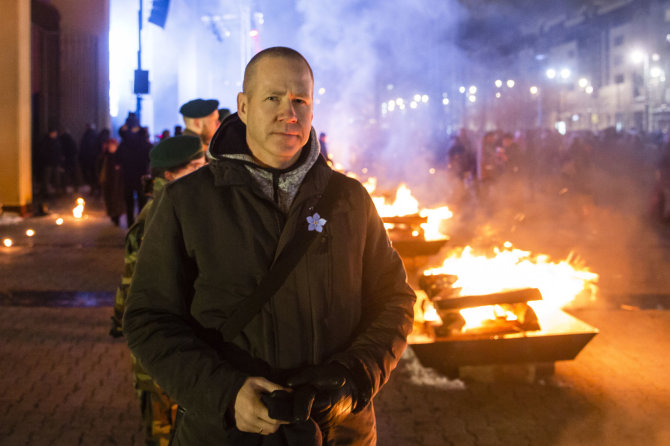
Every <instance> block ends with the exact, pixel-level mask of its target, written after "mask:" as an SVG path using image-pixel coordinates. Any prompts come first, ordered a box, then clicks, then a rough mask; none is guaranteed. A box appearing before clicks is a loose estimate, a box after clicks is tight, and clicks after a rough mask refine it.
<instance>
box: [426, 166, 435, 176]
mask: <svg viewBox="0 0 670 446" xmlns="http://www.w3.org/2000/svg"><path fill="white" fill-rule="evenodd" d="M428 173H429V174H431V175H435V168H434V167H431V168H430V169H428Z"/></svg>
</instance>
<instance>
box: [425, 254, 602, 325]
mask: <svg viewBox="0 0 670 446" xmlns="http://www.w3.org/2000/svg"><path fill="white" fill-rule="evenodd" d="M580 263H581V262H579V261H578V260H575V259H573V258H572V255H570V256H568V258H567V259H566V260H562V261H560V262H552V261H550V259H549V257H548V256H547V255H533V254H532V253H531V252H529V251H523V250H520V249H516V248H513V247H512V245H511V243H509V242H507V243H506V244H505V249H502V250H501V249H499V248H496V249H494V251H493V255H492V256H485V255H475V254H473V250H472V248H471V247H469V246H466V247H465V248H464V249H463V250H462V251H458V252H454V253H452V254H451V255H450V256H449V257H447V258H446V259H445V260H444V262H443V264H442V266H441V267H438V268H433V269H428V270H426V271H424V274H425V275H436V274H450V275H454V276H458V279H457V280H456V282H454V284H453V285H452V286H453V288H460V295H462V296H470V295H483V294H491V293H496V292H501V291H506V290H513V289H520V288H538V289H539V290H540V292H541V294H542V300H539V301H530V302H528V305H530V306H531V307H532V308H533V310H534V311H535V312H536V314H537V316H538V318H539V319H540V320H542V319H543V318H547V317H551V314H552V313H553V312H555V311H556V310H558V309H561V308H563V307H565V306H566V305H567V304H568V303H570V302H572V301H573V300H574V299H575V298H576V297H578V296H580V295H583V296H586V297H588V298H590V299H595V296H596V292H597V286H596V282H597V281H598V275H597V274H595V273H592V272H590V271H589V270H588V269H587V268H585V267H584V266H583V265H581V264H580ZM424 311H425V309H424ZM460 313H461V315H462V316H463V318H464V319H465V322H466V325H465V327H464V328H465V329H467V328H470V327H477V326H480V325H481V324H482V322H483V321H485V320H491V319H500V318H502V319H506V320H514V319H515V318H516V316H515V315H514V314H513V313H511V312H509V311H506V310H505V309H503V308H502V307H500V306H482V307H475V308H466V309H462V310H460ZM430 314H434V315H435V316H437V312H435V311H434V309H433V310H432V311H430V310H429V311H426V314H424V315H423V318H424V320H430V319H429V318H430V317H431V316H430ZM438 317H439V316H438Z"/></svg>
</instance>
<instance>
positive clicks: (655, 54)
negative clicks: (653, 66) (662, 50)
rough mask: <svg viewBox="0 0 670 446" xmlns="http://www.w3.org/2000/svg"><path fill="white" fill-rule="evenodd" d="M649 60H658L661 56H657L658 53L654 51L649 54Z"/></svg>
mask: <svg viewBox="0 0 670 446" xmlns="http://www.w3.org/2000/svg"><path fill="white" fill-rule="evenodd" d="M651 60H653V61H654V62H658V61H659V60H661V56H659V55H658V53H654V54H652V55H651Z"/></svg>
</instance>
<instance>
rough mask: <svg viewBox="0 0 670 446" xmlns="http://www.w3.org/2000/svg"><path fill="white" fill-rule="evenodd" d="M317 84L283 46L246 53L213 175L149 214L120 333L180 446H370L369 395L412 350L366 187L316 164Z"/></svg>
mask: <svg viewBox="0 0 670 446" xmlns="http://www.w3.org/2000/svg"><path fill="white" fill-rule="evenodd" d="M313 85H314V79H313V75H312V71H311V68H310V67H309V64H308V63H307V61H306V60H305V59H304V58H303V57H302V56H301V55H300V54H299V53H297V52H295V51H294V50H291V49H288V48H282V47H276V48H270V49H267V50H264V51H261V52H260V53H258V54H257V55H256V56H254V58H253V59H252V60H251V61H250V62H249V64H248V65H247V69H246V71H245V76H244V86H243V92H242V93H240V94H239V95H238V98H237V102H238V104H237V105H238V113H235V114H233V115H231V116H229V117H228V118H226V119H225V120H224V121H223V123H222V125H221V127H220V128H219V130H218V131H217V133H216V135H215V136H214V138H213V139H212V143H211V145H210V158H211V161H210V164H209V165H208V166H206V167H205V168H202V169H200V170H198V171H196V172H194V173H193V174H191V175H188V176H186V177H183V178H181V179H179V180H177V181H175V182H173V183H170V184H168V185H167V186H166V187H165V188H164V189H163V193H162V195H161V197H160V198H159V200H158V202H157V203H156V204H155V206H154V208H153V209H152V216H151V217H150V220H149V225H148V227H147V230H146V235H145V238H144V240H143V244H142V249H141V250H140V253H139V256H138V260H137V265H136V269H135V274H134V276H133V281H132V284H131V288H130V293H129V296H128V300H127V303H126V311H125V315H124V334H125V335H126V338H127V339H128V344H129V346H130V349H131V351H132V352H133V354H134V355H135V356H136V357H137V358H138V359H139V360H140V361H141V362H142V364H143V365H144V367H145V368H146V369H147V370H148V372H149V373H150V374H151V375H152V376H153V377H154V378H155V380H156V381H157V382H158V384H159V385H160V386H161V387H162V388H163V389H165V390H166V391H167V392H168V393H169V394H170V395H171V396H172V397H173V398H174V399H175V400H176V401H177V402H178V403H179V405H180V415H178V417H179V419H178V421H177V426H176V429H175V434H174V438H173V441H174V444H175V445H205V446H206V445H321V444H328V445H373V444H375V443H376V428H375V416H374V408H373V404H372V398H373V397H374V395H376V393H377V392H378V391H379V390H380V388H381V387H382V385H383V384H384V383H385V382H386V381H387V380H388V378H389V374H390V373H391V371H392V370H393V369H394V368H395V366H396V364H397V362H398V360H399V359H400V356H401V355H402V352H403V351H404V349H405V347H406V345H407V340H406V339H407V335H408V334H409V332H410V330H411V328H412V321H413V313H412V305H413V303H414V299H415V296H414V293H413V292H412V290H411V288H410V287H409V286H408V285H407V283H406V277H405V273H404V270H403V266H402V262H401V260H400V258H399V256H398V255H397V253H396V252H395V251H394V250H393V248H392V247H391V245H390V243H389V239H388V236H387V234H386V231H385V230H384V225H383V223H382V221H381V219H380V218H379V216H378V214H377V212H376V210H375V208H374V205H373V203H372V200H371V199H370V196H369V195H368V193H367V191H366V190H365V188H364V187H363V186H362V185H361V184H360V183H359V182H357V181H356V180H353V179H350V178H347V177H345V176H344V175H342V174H340V173H337V172H333V171H332V170H331V169H330V167H328V165H327V164H326V162H325V161H324V159H323V158H322V157H320V156H319V149H318V147H319V146H318V142H317V137H316V133H315V132H314V130H313V129H312V127H311V122H312V117H313V115H312V104H313V102H312V98H313ZM331 181H336V183H335V184H337V185H338V188H337V190H336V191H335V195H334V198H333V199H332V200H331V201H330V204H329V205H328V206H326V207H325V210H323V211H322V214H323V215H317V213H315V208H318V205H319V201H320V199H321V196H322V195H323V194H324V191H325V190H326V186H327V185H328V184H329V182H331ZM326 195H328V193H326ZM324 198H325V197H324ZM306 231H312V234H314V235H316V238H314V239H312V242H311V243H310V244H309V246H307V247H306V249H305V253H304V254H303V255H302V257H301V258H300V259H299V260H298V261H297V263H296V265H295V266H294V267H293V269H292V270H291V272H290V273H288V274H287V275H286V276H285V281H284V282H283V284H282V285H281V286H280V287H279V288H278V289H277V291H276V292H274V293H273V295H272V296H270V297H269V298H268V299H267V301H266V302H265V303H264V305H263V307H262V309H261V310H260V311H259V312H258V313H256V314H255V315H254V316H253V318H252V319H251V320H250V321H249V322H248V323H246V325H245V326H244V328H242V329H241V331H239V332H238V333H237V334H236V335H235V336H234V337H233V338H232V339H226V336H225V335H226V334H228V333H229V332H228V328H229V327H230V324H231V323H232V324H235V323H236V321H235V316H234V315H237V314H238V310H239V309H240V308H241V307H244V305H245V304H248V302H249V297H250V296H251V295H253V294H254V291H255V290H256V287H257V286H258V284H259V282H260V281H261V280H262V279H263V278H264V277H265V276H266V275H267V274H268V271H270V270H271V265H272V264H273V263H274V262H275V260H276V259H277V258H278V257H279V258H280V259H281V258H283V254H284V251H286V250H287V245H288V246H292V243H291V241H292V239H293V237H294V234H296V233H302V232H306Z"/></svg>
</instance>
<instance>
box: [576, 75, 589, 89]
mask: <svg viewBox="0 0 670 446" xmlns="http://www.w3.org/2000/svg"><path fill="white" fill-rule="evenodd" d="M577 85H579V88H586V86H587V85H589V80H588V79H587V78H585V77H582V78H580V79H579V81H577Z"/></svg>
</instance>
